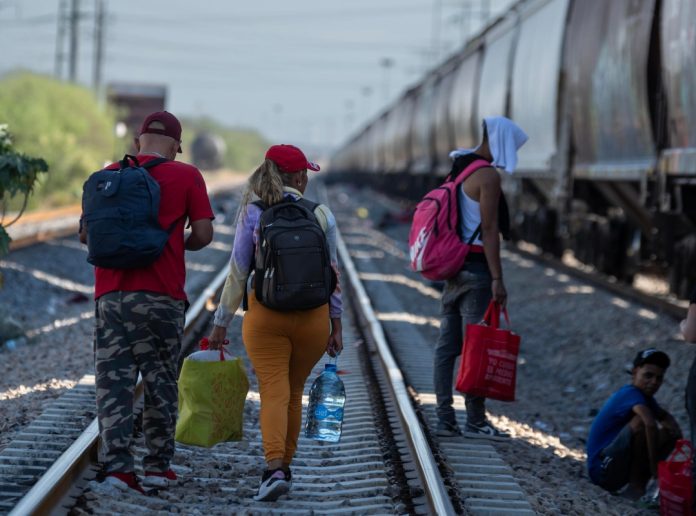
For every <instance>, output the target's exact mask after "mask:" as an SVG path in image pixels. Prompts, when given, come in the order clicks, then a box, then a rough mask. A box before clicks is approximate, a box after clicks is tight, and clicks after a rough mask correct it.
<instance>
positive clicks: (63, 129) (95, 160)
mask: <svg viewBox="0 0 696 516" xmlns="http://www.w3.org/2000/svg"><path fill="white" fill-rule="evenodd" d="M0 123H7V124H9V126H10V128H11V130H12V134H13V139H14V146H15V148H16V150H17V151H18V152H22V153H26V154H29V155H41V156H43V158H44V159H45V160H46V162H47V163H48V166H49V167H50V169H51V173H50V174H48V175H47V176H45V177H43V178H41V180H40V181H39V182H38V185H37V186H36V188H35V193H34V195H33V196H32V197H31V199H30V201H29V208H31V207H36V206H41V207H42V208H47V207H54V206H61V205H66V204H74V203H79V202H80V199H81V196H82V184H83V183H84V181H85V179H86V178H87V176H89V174H90V173H91V172H94V171H95V170H97V169H98V168H99V167H100V166H102V165H103V164H104V163H105V162H107V161H112V160H113V158H115V157H116V156H117V155H118V154H119V152H118V151H120V150H121V147H122V146H123V145H124V144H123V143H119V141H118V140H117V138H116V136H115V135H114V125H115V118H114V113H113V111H112V110H110V109H103V108H102V107H100V106H99V104H98V102H97V100H96V99H95V97H94V95H93V93H92V92H91V91H90V90H88V89H86V88H84V87H81V86H77V85H74V84H67V83H64V82H60V81H57V80H55V79H52V78H50V77H46V76H41V75H36V74H32V73H29V72H15V73H12V74H9V75H7V76H5V77H4V78H3V79H2V80H0ZM17 202H18V201H16V202H14V203H12V204H10V207H11V208H12V209H19V208H20V207H21V205H18V204H17Z"/></svg>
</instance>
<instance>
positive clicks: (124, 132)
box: [106, 82, 167, 140]
mask: <svg viewBox="0 0 696 516" xmlns="http://www.w3.org/2000/svg"><path fill="white" fill-rule="evenodd" d="M106 99H107V101H108V102H109V104H111V105H112V106H114V107H115V108H116V121H117V123H116V128H115V131H116V134H117V135H118V136H120V137H125V136H128V137H129V140H131V139H132V137H133V136H135V135H136V134H137V133H138V130H139V129H140V124H141V123H142V121H143V119H144V118H145V117H146V116H147V115H149V114H150V113H152V112H154V111H163V110H164V109H165V107H166V105H167V87H166V86H165V85H162V84H139V83H128V82H113V83H110V84H108V85H107V87H106Z"/></svg>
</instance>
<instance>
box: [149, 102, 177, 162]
mask: <svg viewBox="0 0 696 516" xmlns="http://www.w3.org/2000/svg"><path fill="white" fill-rule="evenodd" d="M154 122H158V124H155V123H154ZM153 126H154V127H153ZM140 134H141V135H142V134H161V135H163V136H169V137H170V138H174V139H175V140H176V141H177V142H179V144H181V124H180V123H179V120H178V119H177V118H176V117H175V116H174V115H172V114H171V113H170V112H169V111H157V112H156V113H152V114H150V115H148V116H147V118H146V119H145V120H144V121H143V124H142V125H141V126H140ZM177 152H181V145H179V150H178V151H177Z"/></svg>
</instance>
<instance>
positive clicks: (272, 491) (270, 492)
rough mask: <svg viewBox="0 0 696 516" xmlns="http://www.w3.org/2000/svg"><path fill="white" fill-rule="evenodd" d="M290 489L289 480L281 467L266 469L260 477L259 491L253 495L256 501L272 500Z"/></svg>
mask: <svg viewBox="0 0 696 516" xmlns="http://www.w3.org/2000/svg"><path fill="white" fill-rule="evenodd" d="M288 491H290V482H288V481H287V480H286V478H285V473H283V470H282V469H275V470H266V471H265V472H264V473H263V476H262V477H261V485H260V486H259V492H258V493H257V494H256V496H254V500H256V501H257V502H274V501H276V500H277V499H278V498H279V497H281V496H283V495H284V494H285V493H287V492H288Z"/></svg>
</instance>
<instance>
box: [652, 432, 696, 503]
mask: <svg viewBox="0 0 696 516" xmlns="http://www.w3.org/2000/svg"><path fill="white" fill-rule="evenodd" d="M692 453H693V451H692V449H691V443H690V442H689V441H687V440H686V439H680V440H678V441H677V444H676V445H675V446H674V451H673V452H672V453H671V454H670V455H669V457H667V460H663V461H660V462H658V464H657V478H658V485H659V487H660V515H661V516H688V515H690V514H691V502H692V500H693V493H692V492H691V461H692V460H693V459H692Z"/></svg>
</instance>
